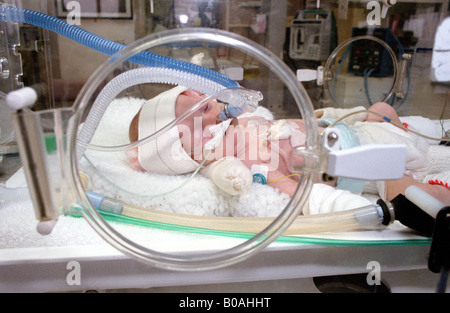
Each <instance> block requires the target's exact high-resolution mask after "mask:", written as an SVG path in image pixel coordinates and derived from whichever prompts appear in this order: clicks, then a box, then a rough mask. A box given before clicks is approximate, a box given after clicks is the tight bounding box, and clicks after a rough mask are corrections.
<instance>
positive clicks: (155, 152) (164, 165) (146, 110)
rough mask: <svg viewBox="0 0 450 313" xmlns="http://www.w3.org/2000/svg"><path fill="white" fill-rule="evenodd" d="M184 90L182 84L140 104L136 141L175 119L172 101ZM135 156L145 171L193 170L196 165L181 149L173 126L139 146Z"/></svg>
mask: <svg viewBox="0 0 450 313" xmlns="http://www.w3.org/2000/svg"><path fill="white" fill-rule="evenodd" d="M185 90H186V88H185V87H183V86H178V87H175V88H172V89H170V90H168V91H166V92H163V93H161V94H159V95H158V96H156V97H155V98H153V99H150V100H148V101H147V102H145V103H144V105H143V106H142V109H141V113H140V116H139V140H140V139H143V138H145V137H148V136H149V135H151V134H153V133H155V132H156V131H158V130H160V129H161V128H163V127H164V126H166V125H167V124H169V123H170V122H172V121H173V120H174V119H175V118H176V116H175V104H176V101H177V98H178V96H179V95H180V93H182V92H184V91H185ZM138 159H139V163H140V164H141V166H142V167H143V168H144V169H145V170H146V171H148V172H154V173H158V174H167V175H173V174H186V173H190V172H193V171H195V170H196V169H197V168H198V166H199V164H198V163H197V162H195V161H194V160H193V159H192V158H191V157H190V156H189V155H188V154H187V153H186V151H184V149H183V147H182V145H181V141H180V136H179V131H178V128H177V127H173V128H172V129H170V130H169V131H167V132H166V133H164V134H163V135H160V136H158V137H157V138H156V139H155V140H152V141H150V142H148V143H145V144H143V145H141V146H139V148H138Z"/></svg>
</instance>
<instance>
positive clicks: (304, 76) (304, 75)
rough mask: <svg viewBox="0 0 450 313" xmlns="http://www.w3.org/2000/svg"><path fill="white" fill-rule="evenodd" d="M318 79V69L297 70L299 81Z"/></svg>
mask: <svg viewBox="0 0 450 313" xmlns="http://www.w3.org/2000/svg"><path fill="white" fill-rule="evenodd" d="M316 79H317V71H316V70H297V80H298V81H299V82H308V81H312V80H316Z"/></svg>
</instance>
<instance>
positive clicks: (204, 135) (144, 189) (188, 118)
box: [70, 28, 318, 270]
mask: <svg viewBox="0 0 450 313" xmlns="http://www.w3.org/2000/svg"><path fill="white" fill-rule="evenodd" d="M205 46H206V47H207V49H206V50H202V52H199V51H200V50H201V49H200V48H201V47H205ZM215 49H217V50H218V51H220V52H221V53H222V52H223V51H224V50H225V51H227V54H228V55H229V54H233V53H235V54H236V56H237V58H239V59H240V60H250V62H255V63H257V64H258V68H259V70H260V71H265V75H267V83H266V84H262V87H261V86H258V83H260V82H258V81H256V80H251V79H247V78H245V75H239V71H237V70H236V69H234V68H233V66H234V65H235V64H229V63H227V64H226V65H227V68H228V71H224V66H220V64H218V63H220V62H222V61H223V60H221V59H220V58H219V57H217V54H214V58H213V61H214V62H212V63H211V64H207V63H205V62H206V61H208V57H204V56H202V55H201V54H202V53H207V52H210V51H214V50H215ZM184 50H187V51H188V53H187V54H184V55H183V51H184ZM205 51H206V52H205ZM184 52H186V51H184ZM148 53H158V54H163V55H164V54H166V55H170V56H172V57H173V56H174V55H175V54H177V58H178V59H183V58H184V57H186V56H189V58H188V59H187V60H186V61H189V62H192V61H193V59H192V56H195V57H198V58H199V60H200V63H201V62H202V60H203V63H201V65H202V66H203V67H209V68H212V69H213V70H214V71H210V70H208V71H207V74H205V76H206V78H205V77H202V75H203V73H201V72H197V71H201V70H202V68H201V67H195V66H194V70H193V72H194V74H193V75H194V76H195V77H194V80H192V79H193V78H192V77H193V75H190V76H189V75H186V74H185V73H180V72H179V71H177V66H179V65H178V63H176V64H175V65H167V64H166V65H162V63H159V65H158V62H165V61H164V60H161V59H159V58H158V59H157V60H156V61H155V62H156V65H155V66H156V67H147V66H140V65H138V63H139V62H138V61H139V60H140V58H141V57H143V55H145V54H148ZM127 60H132V61H133V60H134V61H137V62H135V63H133V62H129V61H127ZM196 62H198V60H197V61H196ZM125 63H126V64H125ZM130 64H131V66H130ZM184 65H185V63H183V66H184ZM169 67H172V68H169ZM216 70H218V71H220V70H222V72H224V73H227V74H229V75H230V76H233V75H237V76H233V77H237V78H240V80H239V81H238V83H239V84H238V83H236V82H235V81H234V80H232V79H229V78H228V77H227V76H224V75H221V74H220V73H219V75H218V76H217V77H215V74H214V75H212V76H214V77H210V76H208V75H210V74H211V73H212V72H216ZM216 73H217V72H216ZM185 76H186V77H185ZM274 82H275V83H274ZM176 85H178V87H175V86H176ZM174 87H175V88H174ZM274 88H281V90H283V89H287V90H288V91H289V92H290V93H291V95H292V98H293V99H294V105H295V106H296V107H297V108H298V111H299V113H297V116H300V117H301V118H302V119H303V120H304V128H305V129H304V131H305V133H306V136H305V138H304V143H303V144H304V145H305V150H308V151H314V148H315V147H316V145H317V144H318V133H317V132H318V130H317V126H316V124H315V123H316V122H315V118H314V117H313V108H312V105H311V103H310V100H309V98H308V96H307V94H306V92H305V90H304V89H303V87H301V86H299V84H298V82H297V81H296V78H295V76H294V75H293V73H292V72H291V71H290V70H289V69H288V68H287V67H286V65H284V63H282V61H281V60H279V59H278V58H276V57H275V56H274V55H273V54H272V53H270V52H269V51H268V50H266V49H265V48H263V47H260V46H257V45H256V44H255V43H253V42H251V41H249V40H247V39H244V38H242V37H240V36H238V35H235V34H232V33H229V32H225V31H219V30H211V29H200V28H196V29H182V30H172V31H167V32H163V33H160V34H153V35H151V36H149V37H146V38H143V39H141V40H139V41H137V42H135V43H133V44H131V45H129V46H128V47H126V48H125V49H123V50H122V51H121V52H120V53H118V54H116V55H114V56H113V57H112V58H111V59H110V60H109V61H107V62H105V63H104V64H103V65H102V66H101V67H100V68H99V69H97V71H96V72H95V73H94V75H93V76H92V77H91V78H90V79H89V81H88V82H87V83H86V85H85V87H84V88H83V90H82V91H81V93H80V94H79V96H78V97H77V100H76V101H75V105H74V109H75V112H76V118H75V119H76V122H75V123H74V125H73V130H72V132H71V136H70V137H71V138H70V139H71V148H72V149H73V150H72V153H71V157H72V169H71V172H72V176H73V178H74V184H75V186H76V189H77V191H78V193H79V195H78V197H79V198H80V200H79V203H82V204H83V205H82V206H81V208H80V210H81V212H82V214H83V215H84V216H85V218H86V219H87V221H88V222H89V223H90V224H91V225H92V226H93V227H94V229H95V230H96V231H97V232H98V233H99V234H100V235H101V236H102V237H103V238H104V239H105V240H107V241H108V242H109V243H110V244H112V245H113V246H114V247H116V248H117V249H119V250H120V251H122V252H124V253H126V254H128V255H131V256H133V257H135V258H137V259H139V260H141V261H143V262H146V263H149V264H151V265H155V266H158V267H163V268H169V269H176V270H200V269H212V268H217V267H222V266H226V265H229V264H233V263H236V262H238V261H241V260H243V259H246V258H248V257H250V256H251V255H253V254H255V253H256V252H258V251H259V250H261V249H262V248H264V247H266V246H267V245H268V244H270V243H271V242H273V241H274V240H275V239H276V238H277V237H278V236H280V235H281V234H282V233H284V232H285V230H286V229H287V227H288V226H289V225H290V223H291V222H292V221H293V220H294V219H295V218H296V217H298V215H299V214H300V212H301V207H302V206H303V203H304V202H305V200H306V199H307V197H308V195H309V191H310V188H311V186H312V178H311V173H309V172H308V169H306V168H305V169H304V173H302V175H296V176H297V178H296V180H295V184H296V185H295V186H296V188H295V190H292V193H291V195H290V196H286V195H283V194H282V193H280V192H279V191H277V190H276V189H274V188H272V187H270V186H265V185H263V184H260V185H258V186H256V187H253V188H256V189H260V190H259V192H260V193H259V194H261V193H265V194H267V195H273V196H274V197H275V196H277V197H278V198H276V199H275V200H273V203H274V205H275V206H276V207H277V211H276V213H274V212H272V213H271V214H272V215H270V216H269V217H272V218H271V219H265V220H264V222H260V223H259V224H258V225H256V226H254V227H253V226H251V224H249V225H250V226H248V229H247V230H246V231H243V230H242V228H236V229H239V230H238V231H236V233H237V234H239V235H238V236H237V237H236V236H234V238H233V239H232V240H227V241H224V240H223V239H224V238H226V237H227V232H228V233H229V232H232V231H233V230H228V229H227V228H225V229H221V228H220V227H218V228H214V230H211V229H210V228H212V227H209V226H211V223H215V224H217V225H219V226H220V224H221V223H223V224H226V223H228V224H235V225H238V224H239V222H238V221H237V220H236V221H235V222H234V221H233V218H235V217H236V216H239V214H241V213H239V212H238V211H239V209H240V208H242V207H244V206H245V205H247V204H249V203H250V202H255V203H257V201H255V199H256V198H255V197H258V195H259V194H258V193H256V194H252V193H251V192H246V193H245V194H244V193H242V194H241V193H240V192H241V188H244V187H243V186H247V187H245V188H248V185H251V186H253V185H254V184H253V182H252V181H248V178H247V176H245V178H243V177H244V174H242V175H241V173H244V172H245V173H246V174H245V175H248V174H247V172H248V173H250V174H251V172H250V167H247V166H243V164H241V163H242V162H240V163H239V162H237V163H230V162H229V161H235V160H230V159H229V158H228V157H227V156H228V155H227V151H228V150H226V147H228V148H229V147H231V146H232V144H229V145H228V146H227V145H226V144H225V145H223V146H222V145H221V143H224V142H225V141H226V139H227V138H228V137H227V134H230V133H232V134H233V135H234V136H235V135H236V134H240V133H239V132H240V131H241V129H240V128H239V127H241V126H242V125H243V121H244V120H243V119H239V120H237V119H236V118H234V117H233V118H231V119H230V118H229V117H230V116H232V115H233V114H236V115H237V114H249V116H252V114H256V113H255V112H260V111H263V109H262V107H264V106H269V107H270V103H268V100H267V99H271V95H270V92H273V91H275V90H276V89H274ZM124 99H126V100H124ZM181 100H183V101H185V102H183V101H181ZM194 100H195V101H194ZM98 103H101V104H100V106H98ZM228 104H230V106H226V105H228ZM258 105H259V106H258ZM91 106H92V107H93V108H98V107H102V109H101V110H100V111H101V113H99V117H100V118H99V120H98V121H96V122H94V123H93V124H92V125H93V127H92V128H90V125H91V124H90V120H91V116H90V114H91V112H93V111H95V110H93V109H91V110H89V109H90V108H91ZM225 106H226V107H225ZM258 110H259V111H258ZM87 112H89V113H87ZM267 112H270V110H267V108H266V111H264V114H266V113H267ZM94 114H95V113H94ZM258 114H263V113H258ZM155 116H158V117H159V118H158V119H156V118H155ZM210 116H213V117H214V121H216V119H217V121H220V123H219V122H218V123H217V124H215V125H214V126H212V124H211V125H208V127H204V125H205V124H206V121H207V119H208V118H209V117H210ZM196 118H197V119H196ZM93 119H97V117H93ZM147 121H151V122H150V123H147ZM199 121H200V122H199ZM245 121H246V120H245ZM196 123H200V125H202V126H201V127H200V128H199V129H200V130H201V132H200V146H196V144H197V142H198V141H195V139H196V138H197V137H196V136H197V130H198V128H196V126H197V124H196ZM251 124H252V127H253V128H252V131H253V132H252V134H257V135H260V134H262V133H265V131H266V124H264V123H256V124H255V123H251ZM245 125H246V126H247V124H245ZM119 132H120V133H119ZM230 137H233V136H231V135H230ZM273 142H274V143H273V144H275V141H273ZM166 148H167V149H166ZM221 149H223V151H222V150H221ZM225 150H226V151H225ZM168 151H169V152H170V156H169V154H168ZM197 153H198V155H199V157H198V158H196V156H197ZM174 155H175V156H176V157H174ZM258 157H259V156H258ZM219 160H220V161H223V162H222V163H220V162H217V161H219ZM280 162H281V161H280ZM212 163H214V165H215V166H214V167H211V171H213V169H214V170H216V169H217V168H221V170H220V171H228V170H229V168H230V167H231V168H232V169H233V170H234V171H236V172H237V173H238V174H235V175H236V177H234V178H233V180H232V181H226V182H225V184H222V183H221V182H218V181H220V179H222V178H223V176H224V175H222V176H220V179H219V178H217V181H216V180H214V179H206V178H205V176H202V175H198V173H199V172H202V171H205V169H206V168H208V167H207V165H209V164H212ZM238 163H239V164H238ZM116 164H122V166H123V165H124V164H126V169H125V170H124V171H123V172H120V173H118V172H117V170H116V168H115V166H116ZM216 164H217V165H216ZM222 164H226V165H222ZM230 164H232V165H230ZM134 165H136V166H134ZM220 166H222V167H220ZM208 170H209V168H208ZM252 170H253V168H252ZM217 171H219V170H217ZM80 172H82V173H83V175H86V176H87V177H88V179H87V180H86V179H84V183H82V182H81V180H80V177H79V173H80ZM149 173H150V174H149ZM202 173H203V174H204V175H209V174H208V173H206V174H205V173H204V172H202ZM131 175H133V176H131ZM130 177H132V178H130ZM206 177H210V176H206ZM211 177H212V176H211ZM130 181H131V182H132V183H131V184H130ZM86 185H87V186H86ZM186 186H188V187H189V188H188V187H186ZM250 188H252V187H250ZM269 188H271V189H270V190H269ZM215 193H216V194H215ZM211 194H214V195H212V196H210V195H211ZM243 195H244V196H243ZM180 199H182V200H180ZM259 200H260V201H263V200H264V199H259ZM183 201H187V202H185V203H184V202H183ZM260 203H261V204H260V205H259V207H260V208H261V209H266V210H267V208H265V204H264V203H263V202H260ZM174 207H177V208H178V209H177V210H174ZM199 207H207V208H208V210H209V211H207V214H205V211H202V212H200V213H199V211H201V210H200V209H199ZM236 212H238V213H236ZM236 214H237V215H236ZM246 214H247V213H246ZM205 215H206V217H208V216H209V217H211V215H213V216H212V219H207V218H204V217H205ZM241 215H242V214H241ZM118 217H119V218H126V219H128V222H130V223H132V224H138V226H137V227H136V228H137V230H136V228H134V229H133V230H132V231H129V229H126V227H122V225H121V224H120V223H116V222H114V221H115V220H119V218H118ZM240 217H245V216H244V215H242V216H240ZM188 221H194V224H186V223H187V222H188ZM211 221H213V222H211ZM208 223H209V225H208ZM217 225H215V226H217ZM252 227H253V228H252ZM231 229H233V226H232V228H231ZM186 230H187V231H186ZM144 234H145V235H144ZM175 234H177V235H179V236H181V237H182V239H180V237H177V238H175V237H176V236H174V235H175ZM180 234H181V235H180ZM198 234H202V235H207V236H206V237H201V238H202V239H201V240H203V241H204V242H202V244H201V247H200V246H197V247H195V246H194V247H189V248H188V249H187V245H186V242H189V239H190V238H191V237H192V236H194V237H195V236H198ZM228 237H230V236H228ZM232 237H233V236H232ZM199 238H200V237H197V239H199ZM171 240H172V241H171ZM183 240H186V242H184V241H183ZM200 248H202V249H200ZM205 248H206V249H205ZM186 249H187V250H186ZM179 251H182V252H179ZM199 251H201V252H199Z"/></svg>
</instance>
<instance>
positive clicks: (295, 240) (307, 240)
mask: <svg viewBox="0 0 450 313" xmlns="http://www.w3.org/2000/svg"><path fill="white" fill-rule="evenodd" d="M99 212H100V214H101V215H102V217H103V218H104V219H105V220H107V221H112V222H119V223H126V224H131V225H136V226H143V227H149V228H154V229H161V230H167V231H179V232H187V233H193V234H200V235H208V236H221V237H230V238H236V239H250V238H253V237H254V236H255V234H254V233H246V232H236V231H224V230H215V229H207V228H199V227H189V226H182V225H175V224H167V223H161V222H154V221H149V220H144V219H139V218H135V217H129V216H126V215H121V214H116V213H111V212H105V211H99ZM71 216H74V217H81V215H79V214H78V215H75V214H71ZM276 242H279V243H292V244H312V245H326V246H359V247H362V246H363V247H383V246H384V247H387V246H406V245H409V246H423V245H427V246H428V245H430V244H431V238H423V239H402V240H345V239H331V238H314V237H307V236H280V237H278V238H277V239H276Z"/></svg>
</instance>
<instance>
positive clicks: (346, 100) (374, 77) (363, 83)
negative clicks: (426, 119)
mask: <svg viewBox="0 0 450 313" xmlns="http://www.w3.org/2000/svg"><path fill="white" fill-rule="evenodd" d="M391 45H392V46H397V45H398V44H396V43H394V42H391ZM399 56H400V58H401V55H399V54H398V53H396V52H395V51H394V50H393V48H392V47H391V46H390V45H389V44H388V43H387V42H386V41H384V40H381V39H379V38H377V37H375V36H356V37H352V38H350V39H348V40H346V41H344V42H342V43H341V44H340V45H339V46H337V47H336V48H335V49H334V50H333V52H332V53H331V54H330V57H329V58H328V59H327V62H326V64H325V67H324V82H323V84H324V91H325V95H326V98H327V99H329V100H332V101H333V102H334V103H336V104H337V105H338V106H339V107H348V108H350V107H355V106H359V105H362V106H365V107H369V106H370V105H372V104H374V103H376V102H388V103H391V102H392V101H391V100H392V99H391V98H392V96H393V93H394V88H395V85H396V83H397V81H398V80H399V73H398V59H399ZM350 95H351V96H350Z"/></svg>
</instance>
